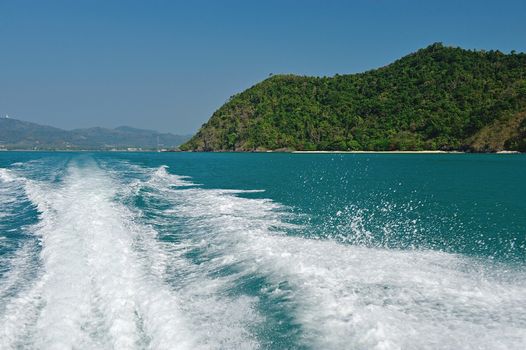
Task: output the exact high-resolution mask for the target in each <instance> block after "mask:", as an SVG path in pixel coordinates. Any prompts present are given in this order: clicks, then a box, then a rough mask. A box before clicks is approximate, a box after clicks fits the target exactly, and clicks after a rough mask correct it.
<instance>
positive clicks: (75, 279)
mask: <svg viewBox="0 0 526 350" xmlns="http://www.w3.org/2000/svg"><path fill="white" fill-rule="evenodd" d="M525 178H526V156H524V155H467V154H447V155H446V154H445V155H437V154H433V155H420V154H398V155H397V154H233V153H224V154H211V153H210V154H207V153H40V152H34V153H31V152H1V153H0V345H1V346H0V348H2V349H4V348H5V349H18V348H28V349H33V348H36V349H71V348H77V349H133V348H137V349H252V348H256V349H257V348H260V349H524V348H525V347H526V269H525V267H526V201H525V198H526V182H525V181H524V180H525Z"/></svg>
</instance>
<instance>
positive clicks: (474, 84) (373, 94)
mask: <svg viewBox="0 0 526 350" xmlns="http://www.w3.org/2000/svg"><path fill="white" fill-rule="evenodd" d="M181 149H183V150H199V151H226V150H236V151H252V150H275V149H290V150H422V149H425V150H470V151H477V152H491V151H498V150H502V149H510V150H521V151H526V54H524V53H515V52H512V53H511V54H504V53H502V52H500V51H471V50H464V49H461V48H454V47H445V46H443V45H442V44H440V43H435V44H433V45H431V46H429V47H427V48H425V49H421V50H419V51H417V52H415V53H413V54H410V55H408V56H405V57H403V58H401V59H399V60H397V61H395V62H394V63H392V64H390V65H388V66H386V67H382V68H379V69H375V70H371V71H367V72H365V73H360V74H350V75H336V76H334V77H304V76H295V75H276V76H272V77H270V78H269V79H266V80H264V81H262V82H261V83H259V84H257V85H255V86H253V87H251V88H249V89H247V90H246V91H244V92H242V93H240V94H238V95H235V96H233V97H232V98H231V99H230V100H229V101H228V102H227V103H225V104H224V105H223V106H222V107H221V108H219V109H218V110H217V111H216V112H215V113H214V114H213V115H212V117H211V118H210V120H209V121H208V122H207V123H206V124H204V125H203V126H202V127H201V129H200V130H199V131H198V133H197V134H196V135H195V136H194V137H193V138H192V139H190V140H189V141H188V142H187V143H185V144H184V145H182V146H181Z"/></svg>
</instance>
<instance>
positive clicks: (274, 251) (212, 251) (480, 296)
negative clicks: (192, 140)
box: [159, 188, 526, 349]
mask: <svg viewBox="0 0 526 350" xmlns="http://www.w3.org/2000/svg"><path fill="white" fill-rule="evenodd" d="M159 190H160V191H161V192H162V194H163V196H167V197H171V199H172V204H173V208H171V209H170V214H171V215H175V216H178V217H179V218H183V219H186V222H185V223H186V226H185V230H186V232H187V234H188V236H189V241H188V243H187V244H188V245H189V246H192V245H193V246H194V247H195V246H198V245H202V246H204V247H206V248H207V249H208V250H209V255H211V256H217V258H215V259H212V260H211V261H210V262H208V264H209V266H208V267H206V268H208V269H210V270H218V269H220V268H221V266H231V265H234V264H236V265H237V266H243V272H242V273H244V274H246V275H250V274H252V273H255V272H257V273H262V274H264V275H266V276H267V277H268V278H269V279H270V280H272V281H273V283H274V287H272V288H268V289H267V290H265V291H264V292H266V293H269V294H270V295H273V294H277V295H280V294H282V293H289V294H288V300H290V301H291V303H293V304H295V305H296V307H293V308H291V309H292V310H295V311H294V313H295V318H296V319H297V321H298V322H299V323H301V325H302V327H303V341H304V343H305V345H308V346H314V347H315V348H323V349H341V348H357V349H402V348H403V349H426V348H427V349H453V348H454V349H474V348H476V349H523V348H524V347H525V346H526V273H524V271H522V272H521V271H519V270H517V269H512V270H510V271H508V270H507V268H506V267H499V266H496V265H491V263H487V262H482V261H479V260H476V259H473V258H468V257H463V256H459V255H454V254H447V253H441V252H436V251H418V250H408V251H397V250H384V249H372V248H365V247H358V246H351V245H344V244H338V243H336V242H334V241H323V240H308V239H305V238H299V237H291V236H286V235H283V234H282V233H280V229H283V228H284V227H285V226H286V224H285V222H284V221H283V217H282V214H281V212H282V210H283V208H281V207H280V205H278V204H276V203H274V202H272V201H269V200H261V199H247V198H241V197H237V196H235V195H233V193H229V192H227V191H222V190H206V189H199V188H191V189H176V190H169V189H167V188H160V189H159ZM355 226H356V227H354V228H355V229H359V228H360V225H355ZM352 227H353V226H352V225H351V228H352ZM276 231H278V232H276ZM360 234H365V235H366V234H367V232H364V233H360ZM192 237H193V238H192ZM203 265H205V264H202V265H201V267H202V268H205V266H203ZM283 283H285V284H286V285H288V286H289V288H290V290H289V291H286V290H285V291H284V290H283Z"/></svg>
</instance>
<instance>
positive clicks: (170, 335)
mask: <svg viewBox="0 0 526 350" xmlns="http://www.w3.org/2000/svg"><path fill="white" fill-rule="evenodd" d="M117 188H118V184H116V183H114V182H113V181H112V180H111V179H110V178H108V177H107V176H105V174H104V173H103V172H102V171H101V170H100V169H99V168H97V167H96V165H95V164H94V163H93V162H91V163H88V164H87V165H83V166H80V165H72V166H70V168H69V173H68V174H67V175H66V177H65V179H64V181H63V183H60V184H59V185H56V186H51V185H45V184H42V183H36V182H28V184H27V185H26V191H27V194H28V196H29V198H30V199H31V200H32V201H33V202H34V203H35V204H36V205H37V206H38V209H39V211H40V213H41V222H40V223H39V225H38V226H37V227H36V234H37V235H39V236H40V237H41V240H42V245H43V248H42V252H41V259H42V262H43V273H42V275H41V277H40V278H39V279H38V280H37V281H35V282H34V284H33V286H32V287H31V288H30V289H29V290H27V291H23V292H21V293H20V294H19V295H18V296H17V297H16V298H14V299H13V300H12V301H11V302H10V304H9V305H7V307H6V311H5V313H4V314H3V315H2V317H1V319H0V330H1V331H2V333H0V342H1V343H2V344H3V348H6V349H9V348H17V347H20V346H21V344H22V345H23V346H24V347H25V346H27V347H32V348H39V349H57V348H82V349H130V348H152V349H185V348H193V347H192V342H193V340H192V337H191V336H190V333H189V331H188V330H186V329H185V321H184V317H183V316H182V315H180V312H179V305H178V302H179V301H178V299H177V297H176V296H175V295H174V294H173V293H172V292H171V291H170V290H169V289H167V288H166V286H165V285H164V283H163V281H162V280H159V279H158V278H157V276H156V275H155V274H154V273H152V271H151V266H149V265H148V263H147V261H144V260H143V259H141V258H140V255H139V254H138V253H137V252H136V250H135V248H134V244H135V242H136V241H137V240H143V241H147V240H151V239H152V238H151V237H143V236H141V235H142V232H143V230H142V228H141V227H138V226H136V225H135V224H134V223H133V221H132V220H131V214H130V213H129V211H127V210H126V209H125V208H124V207H122V206H119V205H117V204H115V203H114V202H113V200H112V198H113V196H114V195H115V192H116V189H117ZM146 231H147V230H146ZM153 259H155V257H153ZM24 344H25V345H24Z"/></svg>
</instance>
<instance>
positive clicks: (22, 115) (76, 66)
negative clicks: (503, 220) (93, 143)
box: [0, 0, 526, 134]
mask: <svg viewBox="0 0 526 350" xmlns="http://www.w3.org/2000/svg"><path fill="white" fill-rule="evenodd" d="M525 12H526V3H524V2H521V1H504V2H499V3H498V4H487V3H479V2H475V1H466V2H464V3H462V4H457V3H455V2H454V1H443V2H440V3H434V4H429V3H427V4H421V3H417V2H415V1H397V2H388V1H383V0H378V1H358V2H353V3H352V4H348V3H346V2H343V1H332V2H330V3H321V2H318V1H301V2H300V1H285V2H281V1H280V2H278V1H268V2H265V3H255V2H254V3H248V2H242V1H226V2H221V3H216V2H211V1H200V2H194V3H192V4H188V3H178V2H171V1H159V2H155V3H152V2H146V1H127V2H119V1H109V2H107V1H105V2H103V1H90V2H87V1H76V2H75V3H71V2H67V1H49V2H46V3H43V2H38V3H34V2H29V1H10V0H8V1H2V2H1V3H0V20H1V21H0V39H1V40H2V44H3V45H2V55H1V56H0V64H1V65H2V67H4V69H3V70H2V71H1V75H0V77H1V80H2V84H1V85H0V115H1V116H4V115H6V114H8V115H9V116H10V117H11V118H14V119H19V120H25V121H30V122H34V123H38V124H43V125H50V126H54V127H58V128H62V129H66V130H71V129H77V128H87V127H95V126H100V127H106V128H115V127H118V126H122V125H126V126H131V127H136V128H142V129H152V130H157V131H161V132H171V133H174V134H192V133H194V132H195V131H197V129H198V128H199V127H200V126H201V125H202V124H203V123H204V122H206V121H207V120H208V118H209V117H210V116H211V114H212V113H213V112H214V111H215V110H216V109H217V108H218V107H220V106H221V105H222V104H223V103H224V102H225V101H226V100H228V98H229V97H230V96H232V95H234V94H236V93H238V92H241V91H243V90H244V89H246V88H248V87H250V86H252V85H254V84H256V83H257V82H259V81H261V80H263V79H265V78H266V77H268V75H269V74H270V73H274V74H278V73H293V74H301V75H316V76H324V75H326V76H331V75H334V74H336V73H339V74H348V73H357V72H362V71H365V70H368V69H373V68H377V67H380V66H384V65H386V64H389V63H391V62H392V61H394V60H396V59H398V58H400V57H402V56H404V55H406V54H408V53H410V52H413V51H415V50H417V49H420V48H422V47H425V46H427V45H429V44H431V43H433V42H438V41H439V42H443V43H444V44H445V45H451V46H459V47H463V48H466V49H485V50H492V49H495V50H497V49H498V50H501V51H503V52H509V51H511V50H516V51H522V52H524V51H526V40H525V39H524V37H523V36H521V35H517V33H521V32H522V33H524V32H526V22H525V21H523V18H522V17H523V14H524V13H525Z"/></svg>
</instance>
